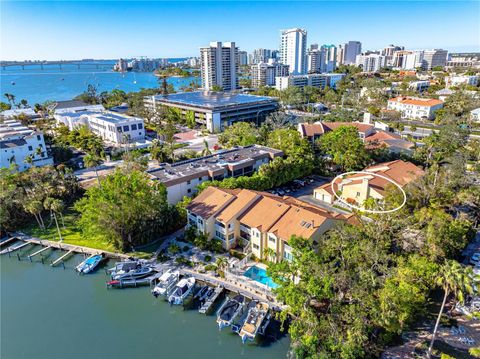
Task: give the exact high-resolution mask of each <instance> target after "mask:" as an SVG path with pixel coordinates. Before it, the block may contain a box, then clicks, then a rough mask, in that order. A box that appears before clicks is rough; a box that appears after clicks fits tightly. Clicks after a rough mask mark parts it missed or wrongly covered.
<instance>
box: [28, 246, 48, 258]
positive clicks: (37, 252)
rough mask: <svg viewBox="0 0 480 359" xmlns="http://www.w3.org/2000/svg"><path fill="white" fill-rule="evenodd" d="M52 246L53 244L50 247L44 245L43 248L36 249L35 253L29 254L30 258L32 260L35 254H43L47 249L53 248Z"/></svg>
mask: <svg viewBox="0 0 480 359" xmlns="http://www.w3.org/2000/svg"><path fill="white" fill-rule="evenodd" d="M51 248H52V246H48V247H44V248H42V249H39V250H38V251H36V252H35V253H32V254H30V255H29V256H28V259H30V260H32V257H35V256H36V255H38V254H42V253H43V252H45V251H47V250H49V249H51Z"/></svg>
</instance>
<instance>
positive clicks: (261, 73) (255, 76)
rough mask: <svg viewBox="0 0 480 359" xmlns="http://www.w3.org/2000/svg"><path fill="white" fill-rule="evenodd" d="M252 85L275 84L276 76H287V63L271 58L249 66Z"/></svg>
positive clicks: (256, 86) (257, 86)
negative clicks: (266, 61)
mask: <svg viewBox="0 0 480 359" xmlns="http://www.w3.org/2000/svg"><path fill="white" fill-rule="evenodd" d="M251 76H252V87H255V88H259V87H262V86H275V78H276V77H277V76H288V65H284V64H280V63H278V62H276V61H274V60H272V59H270V60H269V61H268V63H265V62H260V63H258V64H255V65H252V66H251Z"/></svg>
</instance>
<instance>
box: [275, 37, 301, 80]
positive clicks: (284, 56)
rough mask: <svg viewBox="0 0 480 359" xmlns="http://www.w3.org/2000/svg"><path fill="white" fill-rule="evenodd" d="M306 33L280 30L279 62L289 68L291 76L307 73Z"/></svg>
mask: <svg viewBox="0 0 480 359" xmlns="http://www.w3.org/2000/svg"><path fill="white" fill-rule="evenodd" d="M306 55H307V31H305V30H303V29H299V28H294V29H289V30H282V32H281V39H280V62H281V63H283V64H284V65H288V66H289V71H290V73H291V74H294V75H297V74H305V73H307V56H306Z"/></svg>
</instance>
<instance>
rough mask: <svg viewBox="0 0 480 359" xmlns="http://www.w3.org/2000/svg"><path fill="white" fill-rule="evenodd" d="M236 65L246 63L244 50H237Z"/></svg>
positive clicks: (246, 55) (246, 58)
mask: <svg viewBox="0 0 480 359" xmlns="http://www.w3.org/2000/svg"><path fill="white" fill-rule="evenodd" d="M237 62H238V66H246V65H248V54H247V52H246V51H238V59H237Z"/></svg>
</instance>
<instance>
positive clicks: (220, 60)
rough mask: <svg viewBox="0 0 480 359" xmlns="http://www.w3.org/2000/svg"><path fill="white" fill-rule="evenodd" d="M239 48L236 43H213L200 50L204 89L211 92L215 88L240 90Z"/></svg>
mask: <svg viewBox="0 0 480 359" xmlns="http://www.w3.org/2000/svg"><path fill="white" fill-rule="evenodd" d="M237 60H238V47H235V43H234V42H225V43H223V44H222V43H221V42H211V43H210V46H208V47H202V48H200V62H201V73H202V87H203V89H204V90H207V91H211V90H212V89H213V88H214V86H219V87H221V88H222V89H223V90H224V91H231V90H235V89H237V88H238V77H237V73H238V61H237Z"/></svg>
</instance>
